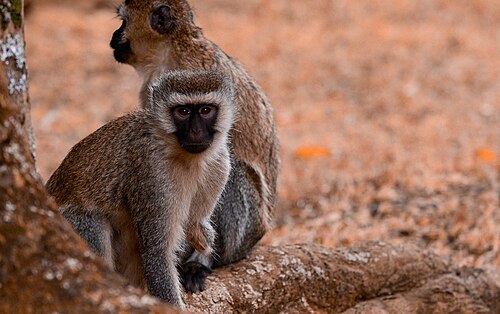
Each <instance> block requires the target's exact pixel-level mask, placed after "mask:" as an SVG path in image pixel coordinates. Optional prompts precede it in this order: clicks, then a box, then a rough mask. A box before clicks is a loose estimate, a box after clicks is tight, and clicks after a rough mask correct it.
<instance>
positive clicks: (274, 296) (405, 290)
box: [0, 0, 500, 313]
mask: <svg viewBox="0 0 500 314" xmlns="http://www.w3.org/2000/svg"><path fill="white" fill-rule="evenodd" d="M0 26H1V31H0V313H38V312H40V313H50V312H75V311H76V312H90V313H96V312H103V313H107V312H111V313H112V312H134V313H141V312H144V313H146V312H154V313H160V312H169V313H170V312H178V311H177V310H175V309H173V308H172V307H170V306H168V305H165V304H162V303H160V302H159V301H158V300H156V299H154V298H153V297H150V296H148V295H146V294H145V293H144V292H143V291H140V290H138V289H135V288H132V287H130V286H128V285H127V283H126V282H125V281H124V279H123V278H122V277H120V276H119V275H117V274H115V273H114V272H112V271H111V270H109V269H108V268H107V267H106V266H105V264H104V263H103V261H102V260H101V259H100V258H98V257H96V256H95V255H94V254H93V253H92V252H91V251H90V249H89V248H88V246H87V245H86V244H85V243H84V242H83V241H82V240H81V239H80V238H79V237H78V236H77V235H76V234H75V233H74V232H73V230H72V228H71V226H70V225H69V224H68V223H67V222H66V221H65V220H64V219H63V218H62V216H61V215H60V213H59V212H58V210H57V208H56V206H55V204H54V203H53V202H52V201H51V200H50V199H49V197H48V196H47V194H46V192H45V189H44V186H43V184H42V182H41V180H40V177H39V176H38V174H37V171H36V167H35V158H34V145H33V143H34V141H33V137H32V136H31V134H32V132H31V123H30V119H29V100H28V93H27V89H28V88H27V86H28V85H27V69H26V60H25V54H24V36H23V12H22V1H6V0H0ZM499 278H500V275H499V274H498V271H490V272H487V271H485V270H477V269H468V268H464V269H456V268H453V267H451V266H450V265H448V264H447V263H446V262H444V261H443V260H442V259H440V258H439V257H437V256H436V255H434V254H431V253H429V252H426V251H422V250H418V249H415V248H407V247H403V246H391V245H387V244H382V243H366V244H362V245H359V246H356V247H352V248H343V249H338V250H327V249H324V248H321V247H319V246H314V245H309V246H308V245H298V246H287V247H283V248H273V247H261V248H258V249H256V250H255V251H254V252H253V253H252V254H251V256H250V257H249V258H248V259H246V260H244V261H242V262H240V263H238V264H235V265H232V266H230V267H227V268H225V269H220V270H217V271H215V273H214V275H213V276H210V279H209V284H208V289H207V290H206V291H205V292H203V293H201V294H196V295H187V296H185V299H186V303H187V304H188V308H189V309H190V310H193V311H197V312H209V313H219V312H228V313H232V312H238V313H239V312H252V313H274V312H287V313H303V312H325V313H341V312H344V311H345V312H346V313H401V312H406V313H432V312H435V313H452V312H453V313H458V312H460V313H488V312H489V313H499V312H500V288H499V286H500V280H499Z"/></svg>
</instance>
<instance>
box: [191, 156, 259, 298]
mask: <svg viewBox="0 0 500 314" xmlns="http://www.w3.org/2000/svg"><path fill="white" fill-rule="evenodd" d="M247 170H248V169H247V166H246V165H245V164H244V163H242V162H240V161H237V160H235V159H233V162H232V168H231V173H230V175H229V181H228V182H227V184H226V187H225V189H224V192H223V193H222V195H221V198H220V200H219V202H218V204H217V206H216V207H215V211H214V213H213V215H212V221H213V225H214V227H215V231H216V237H215V243H214V253H213V254H212V255H211V256H206V255H203V254H200V253H199V252H197V251H193V249H192V248H191V251H188V254H186V253H185V254H184V255H183V256H186V257H185V258H184V259H183V260H184V262H183V264H182V267H181V274H182V278H183V285H184V288H185V289H186V290H187V291H190V292H197V291H200V290H203V289H204V286H205V284H204V282H205V278H206V277H207V275H208V274H209V273H210V272H211V269H212V267H213V266H214V267H219V266H223V265H227V264H230V263H233V262H236V261H238V260H240V259H242V258H244V257H245V256H246V255H247V254H248V252H249V251H250V250H251V249H252V248H253V247H254V245H255V244H256V243H257V242H258V241H259V240H260V239H261V238H262V236H263V235H264V233H265V229H264V227H263V223H262V219H261V217H260V216H259V202H258V199H259V198H258V196H257V195H258V194H257V189H256V188H255V186H254V185H253V184H252V183H251V179H250V178H249V177H248V176H247V173H248V171H247ZM189 252H192V253H191V255H189ZM212 256H213V257H212Z"/></svg>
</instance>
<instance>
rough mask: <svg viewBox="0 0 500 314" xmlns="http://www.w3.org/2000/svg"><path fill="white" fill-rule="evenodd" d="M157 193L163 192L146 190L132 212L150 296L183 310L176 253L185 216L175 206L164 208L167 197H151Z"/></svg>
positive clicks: (155, 189) (154, 189)
mask: <svg viewBox="0 0 500 314" xmlns="http://www.w3.org/2000/svg"><path fill="white" fill-rule="evenodd" d="M158 190H161V189H158V188H157V187H155V188H153V189H144V191H143V193H144V194H143V195H142V197H140V199H139V200H137V199H136V200H135V202H134V204H135V206H134V208H133V209H132V211H131V213H132V217H133V220H134V224H135V227H136V230H137V236H138V241H139V255H140V258H141V262H142V266H143V270H144V277H145V280H146V285H147V288H148V291H149V293H151V294H152V295H154V296H156V297H158V298H160V299H162V300H164V301H167V302H169V303H171V304H174V305H177V306H179V307H181V308H184V303H183V301H182V299H181V290H180V283H179V278H178V277H179V276H178V273H177V269H176V250H177V248H178V244H179V243H180V240H181V238H182V232H183V231H182V227H181V226H182V223H183V221H182V219H183V217H182V215H180V214H179V212H178V211H177V212H176V211H175V209H174V208H173V207H170V206H168V205H167V206H165V204H168V202H166V201H165V199H164V197H162V196H159V195H157V194H156V193H155V195H148V194H150V193H151V191H155V192H157V191H158ZM146 191H149V193H148V192H146ZM177 210H178V209H177Z"/></svg>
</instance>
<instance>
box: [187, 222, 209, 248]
mask: <svg viewBox="0 0 500 314" xmlns="http://www.w3.org/2000/svg"><path fill="white" fill-rule="evenodd" d="M186 232H187V235H186V240H187V242H188V243H189V244H190V245H191V246H192V247H193V248H194V249H195V250H196V251H198V252H200V253H203V254H205V255H209V254H210V253H212V243H213V240H214V238H215V230H214V229H213V227H212V225H211V224H210V222H202V223H199V224H196V225H191V226H190V227H189V228H188V230H186Z"/></svg>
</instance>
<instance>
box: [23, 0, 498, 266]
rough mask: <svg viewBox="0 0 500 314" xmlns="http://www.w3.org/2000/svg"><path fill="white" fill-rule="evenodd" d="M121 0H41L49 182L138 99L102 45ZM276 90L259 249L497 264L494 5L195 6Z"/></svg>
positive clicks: (34, 79) (34, 38)
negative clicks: (381, 252) (404, 250)
mask: <svg viewBox="0 0 500 314" xmlns="http://www.w3.org/2000/svg"><path fill="white" fill-rule="evenodd" d="M116 4H117V2H114V3H113V2H111V1H103V0H100V1H99V0H92V1H83V0H81V1H69V0H67V1H60V0H59V1H57V0H32V1H30V7H29V8H28V10H27V18H26V40H27V55H28V66H29V70H30V97H31V104H32V108H33V110H32V117H33V121H34V126H35V133H36V139H37V146H38V150H37V153H38V164H39V167H40V172H41V174H42V176H43V177H44V179H47V178H48V177H49V175H50V174H51V173H52V171H54V170H55V168H56V167H57V166H58V165H59V163H60V162H61V160H62V159H63V158H64V156H65V155H66V154H67V152H68V151H69V149H70V148H71V147H72V146H73V145H74V144H75V143H76V142H78V141H79V140H80V139H82V138H83V137H85V136H86V135H88V134H89V133H91V132H92V131H94V130H95V129H97V128H98V127H99V126H101V125H102V124H104V123H105V122H107V121H109V120H110V119H112V118H114V117H117V116H120V115H122V114H124V113H125V112H128V111H130V110H133V109H134V108H135V107H136V105H137V94H138V90H139V86H140V80H139V78H138V76H137V75H136V73H135V72H134V70H133V69H132V68H131V67H129V66H125V65H120V64H118V63H116V62H115V61H114V59H113V57H112V51H111V49H110V48H109V47H108V42H109V40H110V38H111V34H112V32H113V31H114V30H115V29H116V28H117V27H118V26H119V24H120V22H119V20H118V19H117V18H116V17H115V12H114V6H115V5H116ZM192 4H193V6H194V7H195V8H196V15H197V16H196V17H197V21H198V23H199V24H200V25H201V26H202V27H203V28H204V30H205V34H206V35H207V37H208V38H210V39H212V40H213V41H214V42H216V43H218V44H219V45H220V46H221V47H222V48H223V49H224V50H225V51H226V52H227V53H228V54H230V55H232V56H234V57H236V58H238V59H239V60H240V61H241V62H242V63H243V64H245V66H246V67H247V68H248V69H249V70H250V72H251V73H252V74H253V75H254V76H255V77H256V78H257V80H258V81H259V82H260V84H261V85H262V86H263V88H264V89H265V90H266V92H267V93H268V95H269V96H270V98H271V100H272V102H273V105H274V108H275V112H276V121H277V125H278V129H279V135H280V139H281V145H282V149H281V158H282V169H281V177H280V181H279V196H280V203H279V206H278V209H277V213H276V228H275V230H273V231H272V232H270V233H269V234H268V235H267V236H266V237H265V238H264V240H263V243H266V244H273V245H278V244H282V243H295V242H315V243H320V244H323V245H325V246H328V247H336V246H340V245H351V244H353V243H356V242H359V241H362V240H385V241H390V242H393V243H410V242H411V243H415V244H417V245H419V246H421V247H427V248H431V249H433V250H435V251H436V252H438V253H439V254H444V255H449V256H451V257H452V259H453V260H454V261H455V262H457V263H459V264H466V265H481V266H489V267H496V268H500V205H499V195H500V175H499V173H500V6H498V3H496V1H490V0H475V1H468V0H440V1H438V0H422V1H413V0H380V1H372V0H358V1H347V0H315V1H301V0H246V1H234V0H196V1H195V0H193V1H192Z"/></svg>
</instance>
